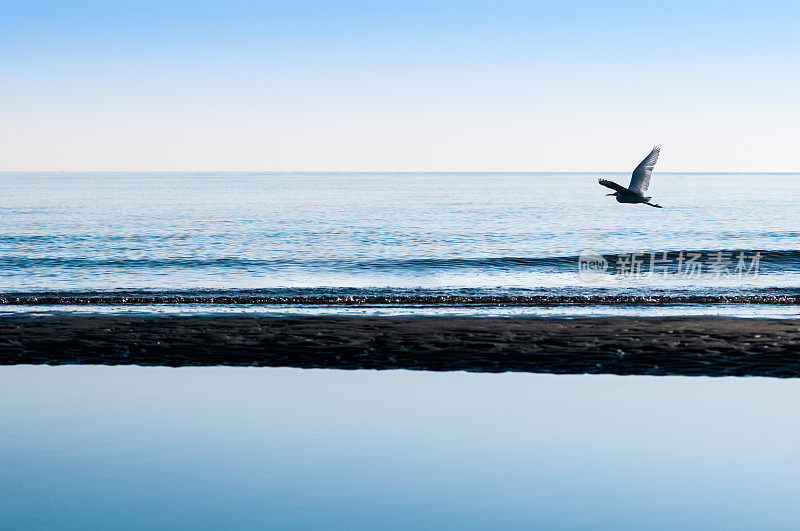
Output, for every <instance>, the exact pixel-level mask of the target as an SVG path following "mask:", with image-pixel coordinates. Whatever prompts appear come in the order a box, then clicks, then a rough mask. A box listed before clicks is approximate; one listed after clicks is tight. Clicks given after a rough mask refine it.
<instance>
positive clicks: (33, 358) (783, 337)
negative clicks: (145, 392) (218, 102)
mask: <svg viewBox="0 0 800 531" xmlns="http://www.w3.org/2000/svg"><path fill="white" fill-rule="evenodd" d="M799 331H800V322H798V321H796V320H782V319H733V318H715V317H670V318H664V317H648V318H644V317H625V318H615V317H611V318H577V319H539V318H451V317H425V318H419V317H328V316H316V317H257V316H248V317H242V316H191V317H180V316H168V317H167V316H99V315H88V316H79V315H47V316H31V315H19V316H7V317H4V318H3V319H2V320H0V363H2V364H4V365H9V364H101V365H155V366H175V367H178V366H216V365H228V366H265V367H298V368H329V369H411V370H427V371H470V372H534V373H554V374H618V375H633V374H638V375H684V376H772V377H797V376H800V334H798V332H799Z"/></svg>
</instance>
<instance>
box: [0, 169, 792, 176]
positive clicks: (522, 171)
mask: <svg viewBox="0 0 800 531" xmlns="http://www.w3.org/2000/svg"><path fill="white" fill-rule="evenodd" d="M12 173H16V174H19V173H22V174H36V173H50V174H53V173H70V174H73V173H118V174H123V173H160V174H166V173H181V174H191V173H196V174H197V173H228V174H234V173H250V174H259V173H286V174H319V175H325V174H353V173H356V174H371V173H390V174H412V173H433V174H464V173H474V174H495V173H530V174H536V173H565V174H582V173H631V170H630V169H627V170H0V175H4V174H12ZM653 173H654V174H675V175H679V174H685V173H695V174H722V175H724V174H742V175H746V174H800V170H785V171H784V170H769V171H763V170H746V171H741V170H730V171H728V170H713V171H706V170H680V171H677V170H671V171H654V172H653Z"/></svg>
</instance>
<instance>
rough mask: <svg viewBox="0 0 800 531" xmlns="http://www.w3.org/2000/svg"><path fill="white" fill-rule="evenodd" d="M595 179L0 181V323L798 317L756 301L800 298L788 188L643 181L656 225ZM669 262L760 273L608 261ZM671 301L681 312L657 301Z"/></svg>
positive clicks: (69, 177) (29, 177) (763, 181)
mask: <svg viewBox="0 0 800 531" xmlns="http://www.w3.org/2000/svg"><path fill="white" fill-rule="evenodd" d="M597 176H604V177H606V178H611V179H614V180H617V181H618V182H622V183H625V184H627V182H628V180H629V176H628V175H627V174H544V173H538V174H498V173H494V174H426V173H419V174H389V173H383V174H341V173H338V174H291V173H285V174H98V173H94V174H2V175H0V181H2V186H3V190H4V193H3V194H2V196H0V212H2V218H0V219H2V225H1V226H0V294H3V295H5V296H6V297H5V298H4V299H3V302H4V303H5V305H4V306H3V310H4V311H16V310H19V309H23V310H24V309H25V308H26V307H22V308H20V307H19V306H18V304H20V303H23V304H33V303H36V304H37V305H38V306H37V308H38V310H40V311H50V310H51V309H52V308H56V309H61V310H63V309H64V308H73V309H74V308H75V306H74V305H75V304H76V303H80V304H82V305H83V307H84V308H85V307H87V306H88V307H92V308H94V309H98V308H99V309H105V310H106V311H111V310H112V307H113V308H119V306H120V305H122V306H123V307H130V306H131V305H132V304H133V305H135V306H136V307H137V308H139V310H140V311H141V310H142V309H144V308H147V311H208V310H209V308H215V309H218V310H224V308H225V307H226V305H230V306H232V307H234V308H239V309H242V308H247V309H249V310H250V311H252V310H254V309H257V310H259V311H284V312H285V311H311V312H313V311H325V312H332V311H352V310H345V309H344V308H345V306H348V305H349V306H352V305H354V304H355V305H357V306H358V307H359V308H361V309H364V308H371V310H370V311H389V312H391V311H396V309H397V308H405V309H406V310H408V311H423V312H437V311H442V308H451V309H452V308H460V310H459V311H464V310H463V309H464V308H465V307H466V308H473V309H474V311H475V312H476V313H481V312H484V313H485V312H486V311H487V308H489V309H492V308H493V309H494V310H492V311H498V310H497V308H501V310H499V311H501V312H502V311H506V310H504V308H507V307H508V306H515V307H524V308H528V311H535V312H545V311H553V310H552V308H550V304H551V303H555V304H556V305H557V306H558V307H560V308H562V309H563V306H564V304H567V305H568V306H570V307H571V306H574V305H576V304H577V305H580V306H581V308H583V309H582V310H580V311H579V313H591V312H600V313H603V312H613V311H620V306H619V305H620V304H626V303H631V304H639V303H641V302H642V301H638V300H636V299H637V298H642V297H662V299H658V300H654V301H649V302H647V303H648V304H656V305H658V306H665V308H661V309H657V310H643V311H660V312H669V311H672V310H671V309H674V308H675V307H676V306H677V307H679V311H682V312H685V311H711V312H713V313H716V312H717V309H712V310H708V308H710V306H709V305H714V304H717V305H719V304H724V303H726V302H727V299H726V298H727V297H731V296H734V297H737V296H738V297H743V298H745V299H746V301H747V302H754V303H766V304H767V305H768V306H767V307H766V309H765V310H764V311H765V312H767V313H769V312H773V313H774V312H778V313H781V314H796V313H797V306H796V304H794V303H795V302H796V301H794V300H789V301H788V303H791V304H790V306H791V308H787V307H785V305H786V303H787V301H786V300H781V301H779V302H782V303H783V305H782V306H780V307H776V305H774V304H773V303H774V302H775V300H772V299H770V298H775V297H777V298H780V297H786V296H789V297H796V296H798V295H800V290H798V289H797V286H799V285H800V247H798V237H799V236H800V229H799V228H798V225H797V220H798V207H797V204H796V202H794V201H791V200H787V198H791V197H795V196H796V195H797V186H798V179H799V178H800V175H796V174H763V175H761V174H748V175H745V174H711V175H709V174H657V175H655V176H654V178H653V188H652V193H653V195H654V197H655V200H657V201H658V202H659V203H660V204H662V205H663V206H664V209H662V210H658V209H653V208H649V207H644V206H632V205H620V204H618V203H616V202H615V201H614V200H613V198H610V197H605V196H604V193H605V191H606V190H605V189H604V188H602V187H600V186H599V185H598V184H597V183H596V179H597ZM584 249H593V250H595V251H597V252H599V253H603V254H604V255H606V257H608V258H609V260H610V261H611V262H612V267H611V269H609V270H608V271H607V272H606V273H605V274H603V275H601V276H600V277H599V278H598V279H597V280H594V281H593V282H588V283H587V282H584V281H582V280H581V279H580V278H579V277H578V274H577V272H578V255H579V254H580V253H581V251H582V250H584ZM680 251H686V252H694V251H700V252H701V253H702V260H701V261H703V262H704V266H705V268H706V270H707V269H708V267H709V263H710V262H709V261H710V258H709V256H710V255H712V254H713V253H716V252H730V253H731V255H732V261H731V262H730V267H731V269H733V266H735V257H736V256H737V253H740V252H745V253H747V254H746V255H745V256H746V257H748V258H749V257H751V256H753V255H752V254H750V253H752V252H754V251H760V252H761V254H762V255H763V258H761V262H760V264H759V270H758V272H759V274H758V275H757V276H756V275H748V276H744V277H737V276H735V275H732V274H731V275H713V274H706V270H703V271H702V274H699V275H694V276H687V275H679V274H672V273H675V271H674V270H673V271H672V273H670V272H669V271H667V273H669V274H664V275H655V276H653V277H650V278H641V277H632V276H631V275H626V276H623V275H618V274H614V273H615V272H618V271H619V269H616V267H615V266H614V264H613V260H614V257H615V256H617V255H619V254H621V253H628V252H642V253H651V252H652V253H663V252H670V253H672V254H671V255H670V256H671V257H672V258H671V260H672V262H673V267H676V266H674V263H675V260H676V256H677V253H679V252H680ZM617 265H619V264H617ZM748 265H752V264H751V263H748ZM676 295H678V296H682V297H684V299H679V300H674V301H673V300H669V297H674V296H676ZM154 296H155V297H161V299H157V300H154V299H153V298H152V297H154ZM220 296H222V297H227V298H228V299H225V300H219V297H220ZM42 297H44V298H42ZM76 297H78V298H79V300H76ZM115 297H117V298H116V299H115ZM147 297H150V299H148V298H147ZM165 297H166V298H165ZM210 297H216V298H217V299H218V300H216V301H215V305H214V306H209V305H206V304H204V303H206V302H208V300H207V299H208V298H210ZM320 297H322V298H323V299H324V300H322V299H320ZM326 297H327V299H325V298H326ZM526 297H528V299H526ZM531 297H532V298H531ZM537 297H539V298H537ZM542 297H544V299H542ZM614 297H621V298H617V299H614ZM686 297H688V299H687V298H686ZM692 297H700V298H699V299H696V300H695V299H692ZM759 297H761V299H759ZM34 298H36V300H34ZM551 298H554V299H551ZM664 298H666V300H665V299H664ZM748 298H749V299H748ZM740 302H741V301H740ZM690 303H692V304H691V305H690ZM198 304H200V306H198ZM698 304H699V305H700V306H698ZM320 305H322V306H320ZM598 305H599V306H598ZM201 306H202V307H201ZM420 306H421V307H422V308H420ZM724 307H725V308H729V311H731V312H740V313H741V312H745V313H747V312H751V311H755V310H753V308H755V307H752V306H748V309H745V310H743V309H741V308H738V307H737V308H738V309H733V308H732V307H731V305H727V304H726V305H725V306H724ZM411 308H417V309H415V310H412V309H411ZM548 308H550V309H548ZM603 308H605V310H603ZM692 308H694V310H692ZM703 308H706V309H705V310H704V309H703ZM639 309H641V308H639ZM28 310H30V308H28ZM113 311H116V310H113ZM514 311H517V312H519V311H520V310H519V308H517V309H516V310H514ZM563 311H564V312H567V313H569V312H573V311H574V310H572V309H570V308H566V309H563ZM627 311H630V310H627ZM637 311H638V310H637ZM758 311H761V310H758Z"/></svg>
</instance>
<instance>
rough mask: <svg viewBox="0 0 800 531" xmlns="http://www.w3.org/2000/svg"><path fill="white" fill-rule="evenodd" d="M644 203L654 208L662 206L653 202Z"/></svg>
mask: <svg viewBox="0 0 800 531" xmlns="http://www.w3.org/2000/svg"><path fill="white" fill-rule="evenodd" d="M645 205H650V206H651V207H656V208H663V207H662V206H661V205H657V204H655V203H645Z"/></svg>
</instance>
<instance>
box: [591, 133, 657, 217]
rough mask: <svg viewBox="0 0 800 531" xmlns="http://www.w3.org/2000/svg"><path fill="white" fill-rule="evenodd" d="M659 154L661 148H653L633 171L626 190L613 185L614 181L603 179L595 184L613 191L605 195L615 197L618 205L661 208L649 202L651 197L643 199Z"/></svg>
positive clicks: (620, 186) (615, 184)
mask: <svg viewBox="0 0 800 531" xmlns="http://www.w3.org/2000/svg"><path fill="white" fill-rule="evenodd" d="M659 153H661V148H659V147H658V146H654V147H653V151H651V152H650V154H649V155H647V156H646V157H645V158H644V160H643V161H642V162H640V163H639V165H638V166H636V169H635V170H633V175H632V176H631V184H630V185H629V186H628V187H627V188H625V187H624V186H622V185H619V184H617V183H615V182H614V181H607V180H605V179H598V180H597V182H599V183H600V184H602V185H603V186H605V187H606V188H611V189H612V190H614V193H613V194H606V195H613V196H616V198H617V202H618V203H644V204H645V205H650V206H651V207H656V208H661V205H656V204H655V203H651V202H650V199H652V197H650V196H647V197H645V195H644V193H645V192H646V191H647V187H648V186H650V175H651V174H652V173H653V168H654V167H655V165H656V161H658V154H659Z"/></svg>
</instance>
